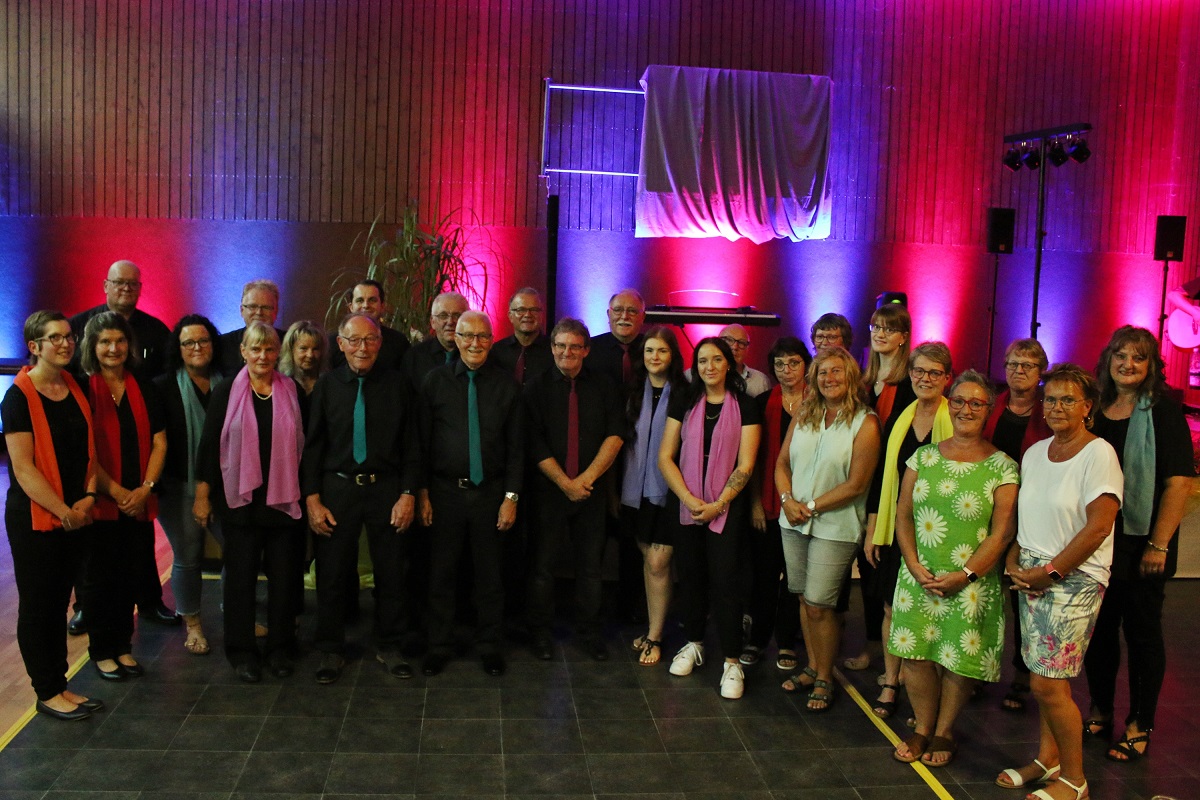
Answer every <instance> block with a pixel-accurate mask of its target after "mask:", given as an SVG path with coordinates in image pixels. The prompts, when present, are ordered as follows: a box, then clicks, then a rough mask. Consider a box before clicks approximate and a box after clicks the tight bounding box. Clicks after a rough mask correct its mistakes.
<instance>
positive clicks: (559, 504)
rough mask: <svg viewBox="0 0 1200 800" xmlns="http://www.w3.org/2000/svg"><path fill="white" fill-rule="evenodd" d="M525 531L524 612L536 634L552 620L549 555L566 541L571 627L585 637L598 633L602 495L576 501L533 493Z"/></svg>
mask: <svg viewBox="0 0 1200 800" xmlns="http://www.w3.org/2000/svg"><path fill="white" fill-rule="evenodd" d="M533 502H534V524H533V526H532V528H531V530H530V531H529V550H530V564H529V570H530V572H529V595H528V601H527V605H526V615H527V617H528V619H529V625H530V627H531V628H532V629H533V632H534V635H536V636H548V635H549V633H550V625H551V622H552V621H553V618H554V557H555V555H556V554H557V553H558V548H559V547H560V546H561V545H562V543H563V542H565V541H567V540H570V541H571V544H572V549H573V550H574V553H575V602H576V604H577V605H578V615H577V616H576V619H575V624H576V628H577V630H578V631H579V633H580V634H582V635H584V636H596V635H598V634H599V632H600V599H601V591H602V585H601V582H600V577H601V573H600V570H601V566H602V562H603V559H604V544H605V532H604V531H605V518H606V513H605V510H604V498H603V496H602V495H601V494H600V493H599V492H596V493H593V494H592V496H591V497H589V498H588V499H586V500H584V501H583V502H580V503H570V502H568V501H567V500H566V498H564V497H561V496H555V495H546V494H541V495H535V496H534V497H533Z"/></svg>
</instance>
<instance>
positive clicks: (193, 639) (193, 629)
mask: <svg viewBox="0 0 1200 800" xmlns="http://www.w3.org/2000/svg"><path fill="white" fill-rule="evenodd" d="M184 621H185V622H186V624H187V636H186V638H185V639H184V640H183V649H185V650H187V651H188V652H189V653H191V654H192V655H194V656H206V655H208V653H209V650H210V648H209V646H208V639H206V638H205V637H204V628H203V627H201V625H200V619H199V617H197V618H196V620H195V622H193V621H192V620H189V619H187V618H186V617H185V619H184Z"/></svg>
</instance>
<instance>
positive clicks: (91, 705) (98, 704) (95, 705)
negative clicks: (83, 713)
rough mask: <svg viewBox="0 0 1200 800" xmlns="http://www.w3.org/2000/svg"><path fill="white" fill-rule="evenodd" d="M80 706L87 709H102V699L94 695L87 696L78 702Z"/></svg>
mask: <svg viewBox="0 0 1200 800" xmlns="http://www.w3.org/2000/svg"><path fill="white" fill-rule="evenodd" d="M79 707H80V708H86V709H87V710H88V711H103V710H104V701H103V700H100V699H99V698H96V697H89V698H88V699H87V700H84V701H83V702H82V703H80V704H79Z"/></svg>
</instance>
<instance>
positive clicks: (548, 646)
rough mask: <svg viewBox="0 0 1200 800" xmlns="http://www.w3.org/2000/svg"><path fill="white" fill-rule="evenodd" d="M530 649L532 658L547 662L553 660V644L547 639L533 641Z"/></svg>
mask: <svg viewBox="0 0 1200 800" xmlns="http://www.w3.org/2000/svg"><path fill="white" fill-rule="evenodd" d="M531 649H532V650H533V654H534V656H536V657H537V658H539V659H541V660H542V661H549V660H550V659H552V658H554V643H553V642H551V641H550V640H549V639H534V641H533V647H532V648H531Z"/></svg>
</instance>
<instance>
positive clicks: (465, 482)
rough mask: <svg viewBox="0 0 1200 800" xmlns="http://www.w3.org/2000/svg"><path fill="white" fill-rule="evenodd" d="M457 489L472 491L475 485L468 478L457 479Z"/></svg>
mask: <svg viewBox="0 0 1200 800" xmlns="http://www.w3.org/2000/svg"><path fill="white" fill-rule="evenodd" d="M458 488H460V489H474V488H475V484H474V483H473V482H472V481H471V479H470V478H459V479H458Z"/></svg>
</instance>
